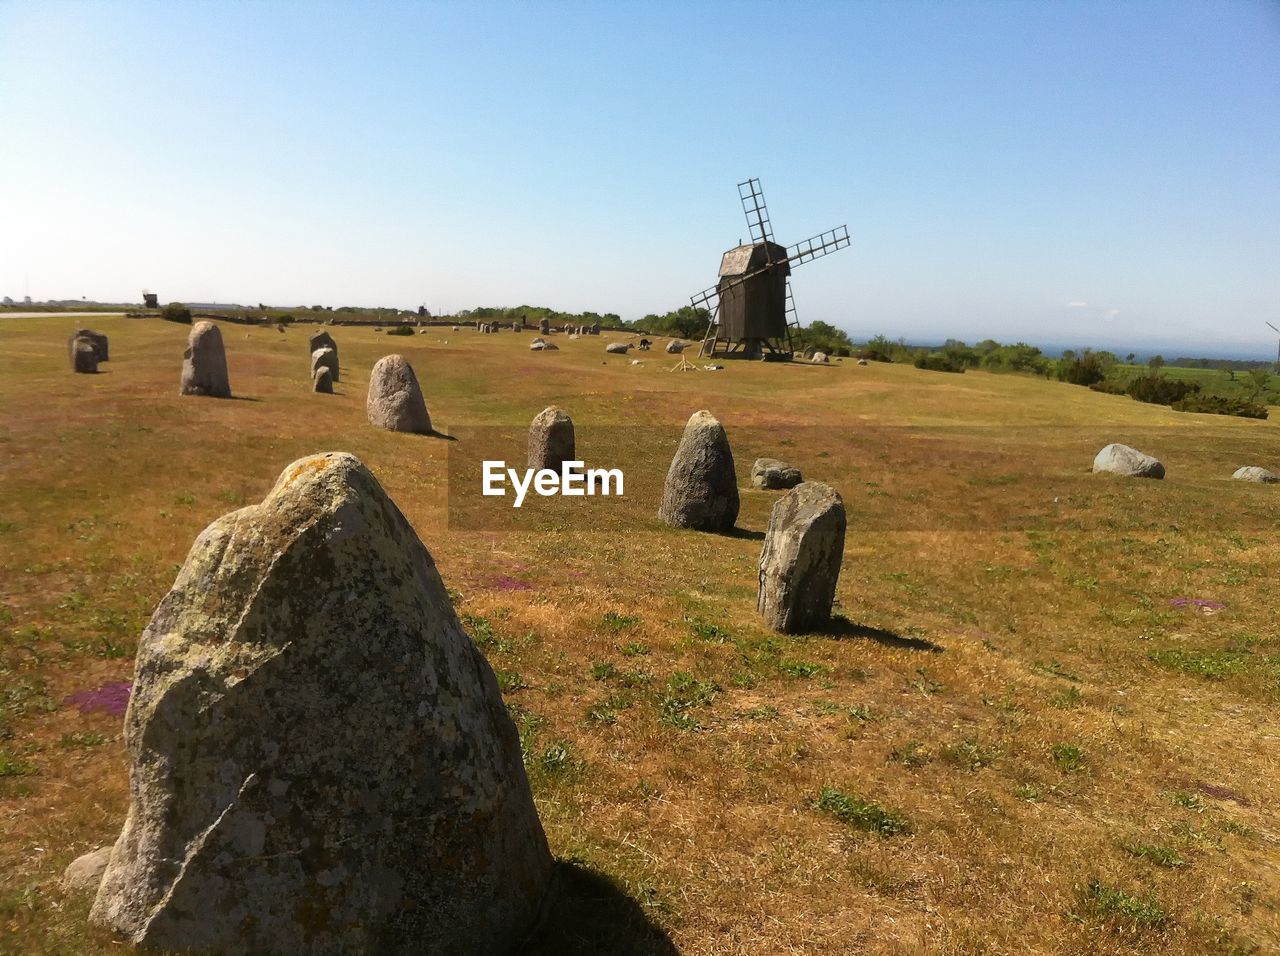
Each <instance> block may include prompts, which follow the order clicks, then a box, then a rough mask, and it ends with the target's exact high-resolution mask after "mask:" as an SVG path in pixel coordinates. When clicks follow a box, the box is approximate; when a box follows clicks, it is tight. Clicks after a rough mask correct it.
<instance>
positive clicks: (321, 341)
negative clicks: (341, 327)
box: [307, 329, 338, 355]
mask: <svg viewBox="0 0 1280 956" xmlns="http://www.w3.org/2000/svg"><path fill="white" fill-rule="evenodd" d="M307 349H308V351H310V352H311V353H312V354H313V355H314V354H315V351H316V349H333V351H334V353H335V354H336V353H337V351H338V343H337V342H335V341H334V340H333V336H332V335H330V334H329V333H328V332H326V331H324V330H323V329H321V330H320V331H319V332H316V333H315V334H314V335H312V336H311V338H309V339H308V340H307Z"/></svg>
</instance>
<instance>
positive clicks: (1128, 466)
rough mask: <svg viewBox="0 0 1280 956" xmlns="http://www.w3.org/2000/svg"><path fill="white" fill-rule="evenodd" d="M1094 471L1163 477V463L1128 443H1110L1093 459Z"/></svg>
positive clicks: (1144, 476)
mask: <svg viewBox="0 0 1280 956" xmlns="http://www.w3.org/2000/svg"><path fill="white" fill-rule="evenodd" d="M1093 470H1094V471H1095V472H1107V473H1109V474H1113V475H1124V476H1126V477H1129V478H1163V477H1164V465H1162V464H1161V463H1160V462H1159V461H1157V460H1156V459H1155V458H1152V457H1151V456H1150V455H1144V454H1143V453H1142V452H1140V451H1138V449H1136V448H1130V447H1129V446H1128V445H1119V444H1111V445H1108V446H1107V447H1106V448H1104V449H1102V451H1100V452H1098V455H1097V457H1096V458H1094V459H1093Z"/></svg>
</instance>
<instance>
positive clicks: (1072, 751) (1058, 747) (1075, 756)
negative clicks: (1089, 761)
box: [1049, 743, 1084, 773]
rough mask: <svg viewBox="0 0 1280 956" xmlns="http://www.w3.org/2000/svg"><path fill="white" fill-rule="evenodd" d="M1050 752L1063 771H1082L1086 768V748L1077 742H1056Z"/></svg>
mask: <svg viewBox="0 0 1280 956" xmlns="http://www.w3.org/2000/svg"><path fill="white" fill-rule="evenodd" d="M1049 752H1050V753H1051V754H1052V755H1053V762H1054V763H1055V764H1056V765H1057V767H1058V769H1059V770H1061V771H1062V772H1063V773H1080V772H1081V771H1082V770H1084V750H1083V749H1082V748H1080V747H1077V746H1076V745H1075V744H1068V743H1058V744H1054V745H1053V746H1052V747H1050V748H1049Z"/></svg>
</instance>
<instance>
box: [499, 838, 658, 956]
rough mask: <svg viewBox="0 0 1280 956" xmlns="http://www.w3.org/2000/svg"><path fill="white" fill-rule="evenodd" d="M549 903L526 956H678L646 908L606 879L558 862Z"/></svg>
mask: <svg viewBox="0 0 1280 956" xmlns="http://www.w3.org/2000/svg"><path fill="white" fill-rule="evenodd" d="M551 892H552V899H551V902H550V904H549V905H548V909H547V913H546V916H545V917H544V918H543V920H542V923H541V925H540V926H539V927H538V930H537V931H536V932H535V933H534V934H533V936H532V937H530V938H529V940H527V941H526V943H525V945H524V946H523V947H521V948H520V949H519V950H518V952H519V953H521V954H524V956H597V954H600V953H609V954H610V956H677V954H678V953H679V950H677V949H676V947H675V944H674V943H672V942H671V937H669V936H668V935H667V934H666V932H665V931H664V930H663V929H662V927H660V926H658V925H657V924H656V923H654V922H653V921H652V920H650V919H649V917H648V916H647V915H646V914H645V912H644V908H643V907H641V906H640V904H639V903H637V902H636V901H635V900H633V899H632V898H631V897H630V896H628V895H627V894H626V893H625V892H624V891H623V890H622V888H621V887H620V886H618V884H617V883H615V882H614V881H613V880H612V879H610V878H609V877H608V876H605V875H604V874H603V873H600V872H599V871H597V870H593V869H591V868H590V867H588V866H585V865H583V864H581V863H572V862H570V861H568V860H557V861H556V864H555V872H554V874H553V888H552V891H551Z"/></svg>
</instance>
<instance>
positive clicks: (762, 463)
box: [751, 458, 804, 490]
mask: <svg viewBox="0 0 1280 956" xmlns="http://www.w3.org/2000/svg"><path fill="white" fill-rule="evenodd" d="M802 481H804V478H803V477H802V476H801V474H800V469H799V468H796V467H794V466H792V465H788V464H787V463H786V462H785V461H779V460H778V459H776V458H757V459H756V461H755V464H754V465H752V466H751V485H752V487H753V488H765V489H771V490H772V489H778V488H794V487H795V486H796V485H798V484H800V482H802Z"/></svg>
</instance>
